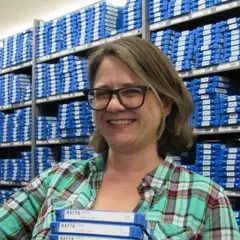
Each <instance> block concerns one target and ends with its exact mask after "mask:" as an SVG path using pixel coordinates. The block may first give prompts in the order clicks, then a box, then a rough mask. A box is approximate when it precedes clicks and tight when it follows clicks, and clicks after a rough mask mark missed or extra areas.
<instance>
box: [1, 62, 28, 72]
mask: <svg viewBox="0 0 240 240" xmlns="http://www.w3.org/2000/svg"><path fill="white" fill-rule="evenodd" d="M30 66H32V61H29V62H25V63H22V64H19V65H16V66H13V67H9V68H5V69H2V70H0V75H1V74H6V73H10V72H13V71H16V70H19V69H22V68H26V67H30Z"/></svg>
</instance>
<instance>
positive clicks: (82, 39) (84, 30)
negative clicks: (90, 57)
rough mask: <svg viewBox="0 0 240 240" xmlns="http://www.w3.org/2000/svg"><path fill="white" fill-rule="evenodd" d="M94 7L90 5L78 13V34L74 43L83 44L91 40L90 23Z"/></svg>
mask: <svg viewBox="0 0 240 240" xmlns="http://www.w3.org/2000/svg"><path fill="white" fill-rule="evenodd" d="M91 11H92V8H91V7H88V8H85V9H82V10H80V11H78V12H77V13H76V21H77V28H76V36H75V41H74V44H75V45H76V46H79V45H83V44H85V43H88V42H90V25H89V23H90V22H91V17H92V13H91Z"/></svg>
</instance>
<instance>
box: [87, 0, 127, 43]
mask: <svg viewBox="0 0 240 240" xmlns="http://www.w3.org/2000/svg"><path fill="white" fill-rule="evenodd" d="M121 14H122V10H121V9H120V8H118V7H116V6H114V5H111V4H109V3H107V2H105V1H103V2H100V3H96V4H94V5H93V6H92V8H91V20H90V22H87V24H89V27H90V42H93V41H97V40H99V39H103V38H106V37H108V36H111V35H114V34H116V33H117V30H118V29H120V28H121V24H122V20H121V18H120V17H121Z"/></svg>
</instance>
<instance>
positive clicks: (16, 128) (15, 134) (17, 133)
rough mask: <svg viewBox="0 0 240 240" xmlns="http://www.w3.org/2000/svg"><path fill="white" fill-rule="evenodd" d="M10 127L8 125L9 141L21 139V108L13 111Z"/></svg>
mask: <svg viewBox="0 0 240 240" xmlns="http://www.w3.org/2000/svg"><path fill="white" fill-rule="evenodd" d="M12 124H13V125H12V127H10V130H9V135H10V136H11V139H9V142H18V141H22V126H23V121H22V109H18V110H15V111H14V114H13V118H12Z"/></svg>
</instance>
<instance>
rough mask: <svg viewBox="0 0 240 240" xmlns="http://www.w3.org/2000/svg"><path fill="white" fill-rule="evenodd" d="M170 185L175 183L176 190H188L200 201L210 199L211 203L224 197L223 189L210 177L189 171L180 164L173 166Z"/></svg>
mask: <svg viewBox="0 0 240 240" xmlns="http://www.w3.org/2000/svg"><path fill="white" fill-rule="evenodd" d="M169 183H170V185H176V186H175V187H177V190H178V191H188V194H189V195H191V196H192V195H195V196H196V197H198V198H200V199H201V200H202V201H208V200H209V201H211V204H212V203H213V202H214V200H215V201H217V200H218V199H219V198H221V197H224V196H225V194H224V189H223V188H222V187H221V186H220V185H218V184H217V183H215V182H214V181H212V180H211V179H210V178H208V177H205V176H202V175H200V174H197V173H195V172H193V171H190V170H188V169H186V168H185V167H182V166H174V167H173V169H172V172H171V175H170V178H169Z"/></svg>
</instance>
